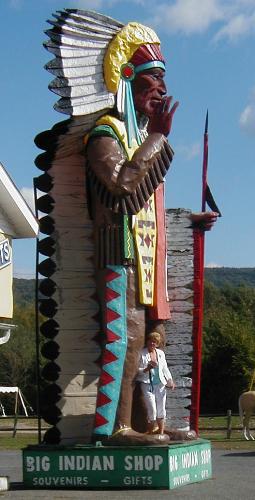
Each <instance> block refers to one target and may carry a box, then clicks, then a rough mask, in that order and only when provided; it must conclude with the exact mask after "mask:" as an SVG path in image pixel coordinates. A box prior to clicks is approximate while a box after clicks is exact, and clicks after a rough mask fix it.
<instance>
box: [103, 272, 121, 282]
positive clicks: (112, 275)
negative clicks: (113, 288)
mask: <svg viewBox="0 0 255 500" xmlns="http://www.w3.org/2000/svg"><path fill="white" fill-rule="evenodd" d="M120 276H121V275H120V274H119V273H115V271H112V270H108V272H107V275H106V282H109V281H113V280H115V279H116V278H120Z"/></svg>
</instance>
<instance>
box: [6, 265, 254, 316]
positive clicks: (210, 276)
mask: <svg viewBox="0 0 255 500" xmlns="http://www.w3.org/2000/svg"><path fill="white" fill-rule="evenodd" d="M205 280H206V281H209V282H210V283H212V284H213V285H215V286H217V287H222V286H226V285H229V286H233V287H236V286H240V285H245V286H248V287H252V288H255V267H212V268H211V267H210V268H209V267H206V268H205ZM13 293H14V303H15V304H18V305H19V306H23V305H24V306H25V305H31V304H33V303H34V300H35V279H23V278H14V280H13Z"/></svg>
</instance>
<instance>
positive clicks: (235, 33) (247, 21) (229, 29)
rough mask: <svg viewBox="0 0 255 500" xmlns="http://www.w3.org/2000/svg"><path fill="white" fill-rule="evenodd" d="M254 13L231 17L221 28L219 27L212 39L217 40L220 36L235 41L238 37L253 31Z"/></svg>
mask: <svg viewBox="0 0 255 500" xmlns="http://www.w3.org/2000/svg"><path fill="white" fill-rule="evenodd" d="M254 21H255V14H253V15H251V16H248V15H243V14H239V15H237V16H235V17H233V18H231V19H230V20H229V21H228V22H227V23H226V24H225V26H223V28H221V29H220V30H219V31H218V32H217V33H216V35H215V36H214V40H215V41H216V42H217V41H218V40H220V39H221V38H228V39H229V40H230V41H232V42H233V41H235V40H237V39H239V38H240V37H243V36H247V35H249V34H251V33H253V32H254Z"/></svg>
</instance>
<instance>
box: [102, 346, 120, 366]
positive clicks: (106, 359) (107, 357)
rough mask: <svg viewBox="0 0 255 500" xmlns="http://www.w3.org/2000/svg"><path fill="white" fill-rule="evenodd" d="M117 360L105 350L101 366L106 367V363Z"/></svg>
mask: <svg viewBox="0 0 255 500" xmlns="http://www.w3.org/2000/svg"><path fill="white" fill-rule="evenodd" d="M117 359H118V358H117V356H115V354H113V353H112V352H111V351H107V349H106V350H105V351H104V355H103V363H102V365H103V366H104V365H107V364H108V363H112V362H113V361H116V360H117Z"/></svg>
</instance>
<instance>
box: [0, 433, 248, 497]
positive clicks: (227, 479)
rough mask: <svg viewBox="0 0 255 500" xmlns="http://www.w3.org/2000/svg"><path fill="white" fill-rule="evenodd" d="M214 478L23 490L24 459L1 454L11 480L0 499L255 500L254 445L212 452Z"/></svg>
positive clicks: (0, 465) (2, 469)
mask: <svg viewBox="0 0 255 500" xmlns="http://www.w3.org/2000/svg"><path fill="white" fill-rule="evenodd" d="M212 455H213V457H212V465H213V477H212V479H209V480H207V481H203V482H201V483H195V484H190V485H187V486H183V487H181V488H179V489H175V490H156V491H155V490H113V491H109V490H108V491H95V490H93V491H91V490H86V492H85V491H84V490H80V491H77V490H37V491H36V493H35V491H34V490H24V489H23V486H22V459H21V452H19V451H0V475H1V476H9V477H10V483H11V487H10V490H9V491H6V492H0V496H1V498H6V499H7V498H17V499H18V498H19V499H24V500H27V499H34V498H35V497H36V498H39V499H42V498H43V499H56V500H60V499H71V498H74V499H76V498H79V499H84V498H86V500H92V499H93V500H98V499H100V500H116V499H119V498H121V499H122V500H125V499H130V498H132V499H134V500H142V499H144V500H150V499H155V496H156V497H157V500H161V498H162V499H165V498H169V497H173V498H181V499H183V500H185V499H197V500H230V499H231V500H240V499H243V498H245V499H246V500H254V498H255V478H254V469H255V461H254V458H255V442H254V451H241V450H232V451H229V450H213V452H212Z"/></svg>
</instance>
